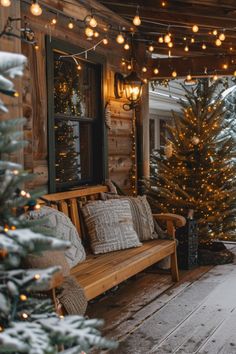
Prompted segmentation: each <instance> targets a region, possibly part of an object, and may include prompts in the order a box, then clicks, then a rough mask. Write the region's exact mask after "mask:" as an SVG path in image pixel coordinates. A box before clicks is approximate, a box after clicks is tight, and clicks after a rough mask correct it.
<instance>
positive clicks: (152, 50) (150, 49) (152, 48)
mask: <svg viewBox="0 0 236 354" xmlns="http://www.w3.org/2000/svg"><path fill="white" fill-rule="evenodd" d="M148 50H149V52H154V46H153V45H152V44H150V46H149V47H148Z"/></svg>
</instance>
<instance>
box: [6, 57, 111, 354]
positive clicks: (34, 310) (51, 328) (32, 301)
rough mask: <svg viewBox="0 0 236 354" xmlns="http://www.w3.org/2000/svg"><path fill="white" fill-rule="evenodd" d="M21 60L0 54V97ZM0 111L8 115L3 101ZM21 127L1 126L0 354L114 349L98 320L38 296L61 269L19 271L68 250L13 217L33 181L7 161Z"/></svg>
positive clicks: (9, 123)
mask: <svg viewBox="0 0 236 354" xmlns="http://www.w3.org/2000/svg"><path fill="white" fill-rule="evenodd" d="M25 61H26V58H25V57H24V56H23V55H18V54H11V53H4V52H0V92H1V93H3V94H6V95H10V96H14V95H15V91H14V87H13V84H12V82H11V80H10V79H11V78H14V77H15V76H16V75H22V71H23V67H24V64H25ZM0 110H1V111H3V112H7V108H6V106H5V105H4V103H3V102H2V101H0ZM22 124H24V119H13V120H3V119H1V121H0V353H4V354H6V353H14V354H19V353H27V354H55V353H58V352H59V351H60V353H62V354H79V353H82V351H86V352H88V351H89V350H90V348H92V347H100V348H112V347H114V346H115V344H114V343H113V342H111V341H108V340H106V339H103V338H102V337H101V334H100V332H99V331H98V329H97V328H98V327H99V326H100V325H101V322H102V321H99V320H96V319H95V320H93V319H91V320H90V319H85V318H84V317H81V316H66V317H63V316H59V315H57V314H56V313H55V310H54V306H53V305H52V302H51V300H50V299H49V298H48V296H46V297H45V296H43V295H42V294H43V293H42V292H43V291H45V290H48V289H50V283H51V280H52V278H53V277H54V276H55V275H56V274H58V272H59V271H60V268H58V267H51V268H48V269H43V270H39V269H37V270H34V269H24V268H22V267H21V265H22V261H23V260H24V259H25V257H26V256H27V255H28V254H29V253H30V254H38V253H40V252H43V251H45V250H59V249H65V248H66V247H68V243H67V242H64V241H60V240H57V239H56V238H53V237H50V236H46V235H44V234H41V233H36V232H34V231H32V230H31V229H29V228H28V225H27V222H26V221H24V219H23V218H21V217H19V216H18V212H19V210H22V207H24V205H25V204H27V201H29V200H31V199H32V198H33V195H30V193H27V192H26V191H24V190H22V186H23V183H24V182H25V181H26V180H27V179H30V178H32V176H30V175H29V174H28V173H27V172H25V171H24V170H23V168H22V166H21V165H18V164H16V163H12V162H10V161H7V159H6V158H7V156H8V155H9V154H11V153H14V152H15V151H17V150H18V149H19V148H22V147H24V146H25V144H26V142H24V141H21V140H20V139H21V133H20V131H19V130H20V129H19V128H20V126H22ZM4 158H5V159H4Z"/></svg>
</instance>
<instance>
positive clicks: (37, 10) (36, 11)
mask: <svg viewBox="0 0 236 354" xmlns="http://www.w3.org/2000/svg"><path fill="white" fill-rule="evenodd" d="M30 12H31V13H32V15H34V16H40V15H42V12H43V10H42V7H41V6H40V5H39V3H38V0H34V1H33V3H32V5H31V6H30Z"/></svg>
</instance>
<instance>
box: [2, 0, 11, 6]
mask: <svg viewBox="0 0 236 354" xmlns="http://www.w3.org/2000/svg"><path fill="white" fill-rule="evenodd" d="M0 4H1V5H2V6H4V7H9V6H11V0H1V2H0Z"/></svg>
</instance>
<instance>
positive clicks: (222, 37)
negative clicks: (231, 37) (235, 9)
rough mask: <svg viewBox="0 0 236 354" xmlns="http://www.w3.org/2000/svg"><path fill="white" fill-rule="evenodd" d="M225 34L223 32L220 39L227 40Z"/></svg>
mask: <svg viewBox="0 0 236 354" xmlns="http://www.w3.org/2000/svg"><path fill="white" fill-rule="evenodd" d="M225 38H226V37H225V34H224V33H221V34H220V35H219V39H220V40H221V41H222V42H223V41H224V40H225Z"/></svg>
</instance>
